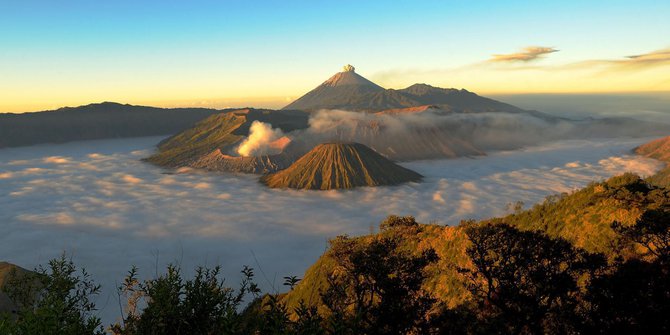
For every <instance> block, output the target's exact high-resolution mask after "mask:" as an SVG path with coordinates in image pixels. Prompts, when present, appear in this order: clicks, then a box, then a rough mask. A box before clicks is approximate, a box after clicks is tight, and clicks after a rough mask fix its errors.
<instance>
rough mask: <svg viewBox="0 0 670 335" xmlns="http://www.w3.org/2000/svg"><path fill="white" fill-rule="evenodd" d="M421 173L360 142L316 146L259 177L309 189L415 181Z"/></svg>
mask: <svg viewBox="0 0 670 335" xmlns="http://www.w3.org/2000/svg"><path fill="white" fill-rule="evenodd" d="M421 179H422V176H421V175H420V174H418V173H416V172H414V171H412V170H409V169H406V168H404V167H402V166H400V165H397V164H395V163H393V162H392V161H390V160H388V159H386V158H385V157H383V156H382V155H380V154H378V153H377V152H375V151H374V150H372V149H370V148H368V147H366V146H365V145H363V144H360V143H324V144H320V145H317V146H316V147H314V149H312V150H311V151H309V152H308V153H306V154H305V155H304V156H302V157H301V158H300V159H298V160H297V161H296V162H295V163H293V164H292V165H291V166H289V167H288V168H287V169H285V170H282V171H279V172H276V173H273V174H269V175H265V176H263V177H261V183H263V184H265V185H267V186H269V187H272V188H296V189H311V190H331V189H348V188H354V187H360V186H381V185H397V184H401V183H405V182H412V181H414V182H418V181H420V180H421Z"/></svg>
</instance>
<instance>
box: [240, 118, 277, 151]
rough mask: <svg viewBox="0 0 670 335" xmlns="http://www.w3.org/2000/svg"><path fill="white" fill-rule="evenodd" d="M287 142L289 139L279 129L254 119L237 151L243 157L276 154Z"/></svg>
mask: <svg viewBox="0 0 670 335" xmlns="http://www.w3.org/2000/svg"><path fill="white" fill-rule="evenodd" d="M288 142H290V140H289V139H288V137H285V136H284V133H283V132H282V131H281V129H278V128H277V129H272V126H271V125H269V124H267V123H264V122H260V121H254V122H253V123H251V128H249V137H247V138H246V139H245V140H244V141H242V143H241V144H240V146H239V147H238V148H237V153H238V154H239V155H240V156H244V157H249V156H262V155H271V154H277V153H280V152H281V151H282V149H284V147H285V146H286V145H287V144H288Z"/></svg>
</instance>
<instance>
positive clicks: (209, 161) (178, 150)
mask: <svg viewBox="0 0 670 335" xmlns="http://www.w3.org/2000/svg"><path fill="white" fill-rule="evenodd" d="M307 119H308V115H307V113H305V112H299V111H271V110H257V109H244V110H236V111H232V112H225V113H219V114H216V115H212V116H210V117H208V118H206V119H205V120H202V121H200V122H198V123H197V124H196V125H195V126H193V127H191V128H189V129H187V130H185V131H183V132H180V133H178V134H176V135H173V136H171V137H169V138H167V139H165V140H163V141H161V142H160V143H159V144H158V152H157V153H156V154H154V155H152V156H151V157H148V158H146V161H148V162H151V163H154V164H157V165H160V166H164V167H183V166H191V167H198V168H203V169H209V170H218V171H235V172H248V171H249V170H250V169H251V170H254V171H256V170H257V168H256V167H257V166H259V165H263V164H264V163H263V162H261V161H257V162H251V163H250V162H249V159H246V160H245V159H242V157H240V159H234V157H231V156H229V153H230V152H231V151H233V149H234V148H235V147H236V146H237V145H238V144H239V143H240V142H241V141H242V140H243V139H244V138H245V137H246V136H248V135H249V128H250V127H251V124H252V123H253V121H261V122H264V123H268V124H270V125H272V127H274V128H279V129H281V130H283V131H286V132H289V131H292V130H296V129H303V128H306V127H307ZM217 153H218V154H217ZM252 158H253V157H252ZM263 159H265V160H268V159H270V160H271V159H273V158H272V157H269V158H268V157H267V156H266V157H264V158H263ZM282 159H283V158H282ZM282 167H284V166H283V165H282ZM271 170H274V169H271ZM259 171H266V170H265V169H264V168H262V167H261V168H260V170H259ZM267 172H269V170H268V171H267Z"/></svg>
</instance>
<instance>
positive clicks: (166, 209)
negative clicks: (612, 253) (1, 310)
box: [0, 138, 661, 322]
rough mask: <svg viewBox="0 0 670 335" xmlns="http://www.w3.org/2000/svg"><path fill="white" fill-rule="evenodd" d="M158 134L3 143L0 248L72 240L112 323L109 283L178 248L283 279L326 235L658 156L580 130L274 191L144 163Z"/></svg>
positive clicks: (43, 247) (37, 251)
mask: <svg viewBox="0 0 670 335" xmlns="http://www.w3.org/2000/svg"><path fill="white" fill-rule="evenodd" d="M159 140H160V139H159V138H143V139H124V140H107V141H91V142H80V143H70V144H63V145H45V146H35V147H30V148H16V149H4V150H0V190H1V191H2V192H0V208H2V211H0V223H1V224H0V236H2V237H1V240H0V255H2V257H3V259H2V260H6V261H10V262H13V263H17V264H19V265H21V266H24V267H28V268H30V267H33V266H35V265H36V264H38V263H44V262H46V261H47V260H48V259H50V258H52V257H55V256H58V255H59V254H60V253H62V252H63V251H67V252H68V253H70V254H72V255H73V256H74V259H75V261H76V262H77V263H79V264H83V265H85V266H86V267H87V269H88V270H89V271H90V272H91V273H92V274H93V275H94V277H95V278H96V279H98V280H99V281H100V282H101V284H103V285H104V287H105V291H104V294H103V295H101V296H100V297H99V299H98V304H99V306H100V307H102V308H103V310H102V311H101V314H102V316H103V318H104V320H105V322H111V321H113V320H114V318H115V317H117V316H118V315H117V307H115V306H117V301H116V300H115V299H116V296H115V294H114V293H113V288H114V287H116V286H117V283H118V282H120V280H121V279H122V278H121V276H122V275H123V274H124V273H125V272H126V271H127V270H128V269H129V268H130V266H131V265H132V264H135V265H138V266H139V268H140V271H141V274H143V275H152V274H153V273H154V272H155V271H156V266H158V267H159V268H160V267H162V266H163V265H164V264H165V263H167V262H172V261H177V262H179V263H181V264H182V265H183V266H184V267H185V269H186V270H189V269H191V268H192V267H193V266H195V265H202V264H210V265H211V264H222V265H223V267H224V269H225V270H226V271H227V272H226V276H227V277H228V278H229V280H231V282H234V281H235V280H236V279H237V278H239V276H238V271H239V269H241V267H242V265H244V264H248V265H251V266H253V267H256V268H258V267H259V266H260V267H262V269H263V272H264V273H265V274H266V275H267V277H265V276H260V277H259V278H258V281H259V282H260V283H262V284H263V286H264V287H265V289H266V290H267V289H271V286H272V283H273V282H276V281H277V279H276V278H281V277H282V276H285V275H298V276H300V275H302V274H303V272H304V270H305V269H306V267H307V266H309V265H310V264H311V263H312V262H314V261H315V260H316V259H317V257H318V256H319V255H320V254H321V253H322V252H323V250H324V248H325V247H326V241H327V239H328V238H331V237H333V236H336V235H338V234H351V235H356V234H364V233H366V232H369V231H370V229H374V228H375V227H377V225H378V222H379V221H380V220H381V219H383V218H384V217H385V216H387V215H389V214H398V215H414V216H416V217H417V218H418V219H419V220H420V221H422V222H429V221H434V222H437V223H441V224H457V223H458V221H459V220H461V219H467V218H473V219H481V218H485V217H490V216H492V215H502V214H505V213H506V207H507V204H508V203H510V202H514V201H517V200H520V201H523V202H525V203H526V204H527V205H530V204H533V203H535V202H538V201H541V200H542V198H543V197H544V196H546V195H549V194H554V193H556V192H567V191H571V190H573V189H576V188H579V187H582V186H584V185H586V184H587V183H588V182H590V181H592V180H598V179H602V178H606V177H609V176H612V175H615V174H619V173H622V172H624V171H633V172H637V173H642V174H646V175H648V174H651V173H653V172H654V171H655V170H656V169H659V168H660V167H661V164H660V163H658V162H656V161H653V160H648V159H642V158H639V157H633V156H629V155H628V154H627V153H628V152H629V150H630V149H631V148H633V147H634V146H636V145H637V144H639V143H642V142H644V141H645V140H644V139H642V140H630V139H628V140H608V141H576V140H573V141H562V142H556V143H553V144H551V145H547V146H538V147H532V148H528V149H525V150H521V151H514V152H511V151H510V152H499V153H495V154H491V155H489V156H485V157H478V158H476V159H472V158H460V159H452V160H433V161H417V162H412V163H405V164H403V165H404V166H406V167H408V168H410V169H412V170H415V171H417V172H419V173H421V174H422V175H424V176H426V178H425V181H424V182H422V183H410V184H405V185H402V186H395V187H379V188H362V189H358V190H352V191H327V192H314V191H294V190H274V189H267V188H265V187H263V186H262V185H260V184H259V183H258V181H257V176H252V175H235V174H215V173H201V172H198V171H193V170H189V169H183V170H179V171H166V170H162V169H159V168H156V167H154V166H151V165H148V164H145V163H142V162H140V161H139V158H141V157H144V156H146V155H147V154H148V153H149V152H150V151H151V150H152V148H153V145H155V143H157V142H158V141H159ZM254 255H255V257H254ZM256 260H257V261H258V263H257V261H256ZM187 272H188V271H187ZM257 273H260V272H259V271H257Z"/></svg>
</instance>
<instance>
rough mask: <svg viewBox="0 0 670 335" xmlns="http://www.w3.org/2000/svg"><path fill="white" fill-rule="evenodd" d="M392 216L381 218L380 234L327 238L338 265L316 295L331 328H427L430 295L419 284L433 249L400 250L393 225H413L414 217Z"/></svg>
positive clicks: (383, 331) (341, 331)
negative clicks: (369, 237) (327, 313)
mask: <svg viewBox="0 0 670 335" xmlns="http://www.w3.org/2000/svg"><path fill="white" fill-rule="evenodd" d="M393 218H394V217H390V218H389V219H393ZM395 218H397V217H395ZM398 219H400V220H399V221H400V222H385V223H386V224H383V225H382V230H383V232H382V234H381V236H377V237H374V238H373V239H372V240H371V241H369V242H363V241H359V240H354V239H349V238H347V237H340V238H338V239H335V240H333V241H331V255H332V257H333V258H334V259H335V260H336V262H337V264H338V269H337V270H336V272H335V273H334V274H332V275H331V276H330V277H329V279H328V281H329V285H328V289H327V290H326V291H325V292H323V293H322V300H323V301H324V304H325V305H326V307H327V308H328V309H329V310H330V311H331V318H330V320H331V322H330V327H331V328H332V331H333V333H338V334H348V333H355V334H427V333H429V332H430V329H431V323H430V319H429V311H430V310H431V308H432V307H433V306H434V303H435V299H434V298H433V297H432V296H430V295H429V294H428V293H427V292H425V291H424V290H423V289H422V285H423V282H424V280H425V279H426V273H425V268H426V266H428V265H429V264H432V263H434V262H436V261H437V254H436V253H435V252H434V251H433V250H432V249H430V250H427V251H424V252H422V253H420V254H419V255H415V254H412V253H411V252H410V251H407V250H401V249H400V248H399V245H400V242H401V239H402V233H401V232H396V231H395V229H398V227H414V226H416V224H412V222H414V223H416V222H415V221H413V218H411V220H410V219H408V218H398ZM387 221H389V220H387ZM394 227H395V228H394Z"/></svg>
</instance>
